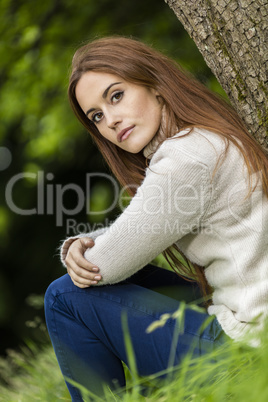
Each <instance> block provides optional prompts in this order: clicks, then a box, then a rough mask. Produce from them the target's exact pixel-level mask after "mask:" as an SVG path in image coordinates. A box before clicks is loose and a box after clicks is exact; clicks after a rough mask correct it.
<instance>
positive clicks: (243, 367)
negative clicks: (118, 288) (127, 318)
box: [0, 325, 268, 402]
mask: <svg viewBox="0 0 268 402" xmlns="http://www.w3.org/2000/svg"><path fill="white" fill-rule="evenodd" d="M152 330H153V329H152ZM158 330H161V328H159V329H158ZM266 334H267V328H266V330H265V331H264V333H263V339H262V346H261V347H258V348H250V347H247V346H246V345H242V344H239V343H235V342H228V343H226V345H225V346H224V347H223V348H220V349H218V350H217V351H216V352H214V353H210V354H208V355H206V356H205V357H202V358H198V359H196V360H194V361H193V360H192V359H191V356H186V358H185V360H184V362H183V364H182V365H181V367H180V369H178V370H177V371H174V370H173V371H170V373H169V375H168V378H167V379H166V380H161V381H160V380H159V378H158V376H151V377H148V378H146V379H144V378H143V379H140V378H138V377H137V373H134V374H135V375H134V376H131V375H130V373H129V371H128V370H127V369H126V374H127V391H126V392H124V393H123V392H122V393H119V394H117V395H114V394H112V393H111V392H110V391H109V390H107V392H106V394H105V397H104V399H103V398H95V399H94V400H96V402H97V401H122V402H137V401H158V402H173V401H174V402H175V401H176V402H180V401H186V402H190V401H191V402H192V401H198V402H201V401H208V402H221V401H235V402H240V401H241V402H252V401H258V402H267V401H268V337H267V335H266ZM129 341H130V340H129V339H128V334H127V326H126V325H125V342H126V345H128V348H129V350H130V353H131V359H132V360H131V361H132V367H133V369H134V371H135V361H134V360H133V359H134V356H133V350H132V348H131V344H130V343H129ZM0 374H1V377H2V378H3V379H4V381H5V384H4V385H0V401H3V402H32V401H42V402H56V401H71V398H70V397H69V394H68V391H67V388H66V386H65V383H64V381H63V378H62V375H61V373H60V369H59V367H58V364H57V361H56V358H55V355H54V352H53V350H52V347H51V346H45V347H43V348H42V350H40V349H37V348H36V347H34V346H30V347H27V348H25V349H24V350H22V351H21V352H20V353H18V352H14V351H13V352H12V351H10V353H9V356H8V358H7V359H1V360H0ZM131 378H133V379H131ZM144 386H146V389H147V396H146V397H145V396H142V395H141V393H140V390H141V388H144ZM85 400H87V397H86V396H85Z"/></svg>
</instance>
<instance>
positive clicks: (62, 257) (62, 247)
mask: <svg viewBox="0 0 268 402" xmlns="http://www.w3.org/2000/svg"><path fill="white" fill-rule="evenodd" d="M107 229H108V227H104V228H101V229H98V230H95V231H94V232H90V233H80V234H78V235H77V236H71V237H68V238H67V239H65V240H63V242H62V244H61V245H60V247H59V250H60V260H61V262H62V264H63V266H64V267H65V268H67V266H66V263H65V259H66V256H67V254H68V250H69V247H70V246H71V244H72V243H73V242H74V241H75V240H77V239H81V238H82V237H90V238H91V239H92V240H96V238H97V237H98V236H100V235H101V234H103V233H104V232H106V230H107Z"/></svg>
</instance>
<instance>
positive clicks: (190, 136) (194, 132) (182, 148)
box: [155, 128, 226, 165]
mask: <svg viewBox="0 0 268 402" xmlns="http://www.w3.org/2000/svg"><path fill="white" fill-rule="evenodd" d="M225 149H226V141H225V140H224V138H222V137H221V136H220V135H219V134H217V133H214V132H212V131H208V130H205V129H201V128H192V129H185V130H182V131H180V132H178V133H176V134H175V135H174V136H173V137H170V138H167V139H166V140H165V141H164V142H163V143H162V144H161V145H160V147H159V148H158V150H157V151H156V153H155V156H157V154H158V156H160V154H168V155H170V157H172V155H174V157H176V158H177V157H180V156H183V155H185V156H186V157H188V158H191V159H192V160H195V161H196V162H200V163H202V164H206V165H210V164H211V163H212V164H213V165H214V164H215V163H216V162H217V160H218V158H219V157H220V156H221V155H222V154H223V153H224V151H225Z"/></svg>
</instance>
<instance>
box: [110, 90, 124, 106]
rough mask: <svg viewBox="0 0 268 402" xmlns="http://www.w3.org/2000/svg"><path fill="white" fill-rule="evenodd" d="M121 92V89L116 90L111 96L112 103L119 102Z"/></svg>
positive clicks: (121, 95)
mask: <svg viewBox="0 0 268 402" xmlns="http://www.w3.org/2000/svg"><path fill="white" fill-rule="evenodd" d="M123 94H124V92H123V91H119V92H116V93H115V94H114V95H113V96H112V98H111V100H112V102H114V103H116V102H119V101H120V100H121V99H122V97H123Z"/></svg>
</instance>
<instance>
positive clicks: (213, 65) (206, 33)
mask: <svg viewBox="0 0 268 402" xmlns="http://www.w3.org/2000/svg"><path fill="white" fill-rule="evenodd" d="M165 2H166V3H167V4H168V5H169V7H170V8H171V9H172V10H173V11H174V13H175V14H176V16H177V18H178V19H179V20H180V21H181V23H182V24H183V25H184V28H185V29H186V31H187V32H188V33H189V35H190V36H191V38H192V39H193V40H194V41H195V43H196V45H197V47H198V49H199V50H200V52H201V53H202V55H203V57H204V59H205V61H206V63H207V65H208V66H209V67H210V69H211V70H212V72H213V74H214V75H215V76H216V78H217V79H218V81H219V83H220V84H221V86H222V87H223V89H224V90H225V92H226V93H227V95H228V97H229V99H230V101H231V103H232V105H233V106H234V108H235V109H236V111H237V112H238V114H239V115H240V117H241V118H242V120H243V121H244V123H245V125H246V126H247V128H248V130H249V132H250V133H251V134H252V135H253V136H254V137H255V138H256V140H257V141H258V142H259V143H260V144H261V145H262V146H263V147H264V148H265V149H266V150H268V77H267V71H268V30H267V27H268V1H267V0H165Z"/></svg>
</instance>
